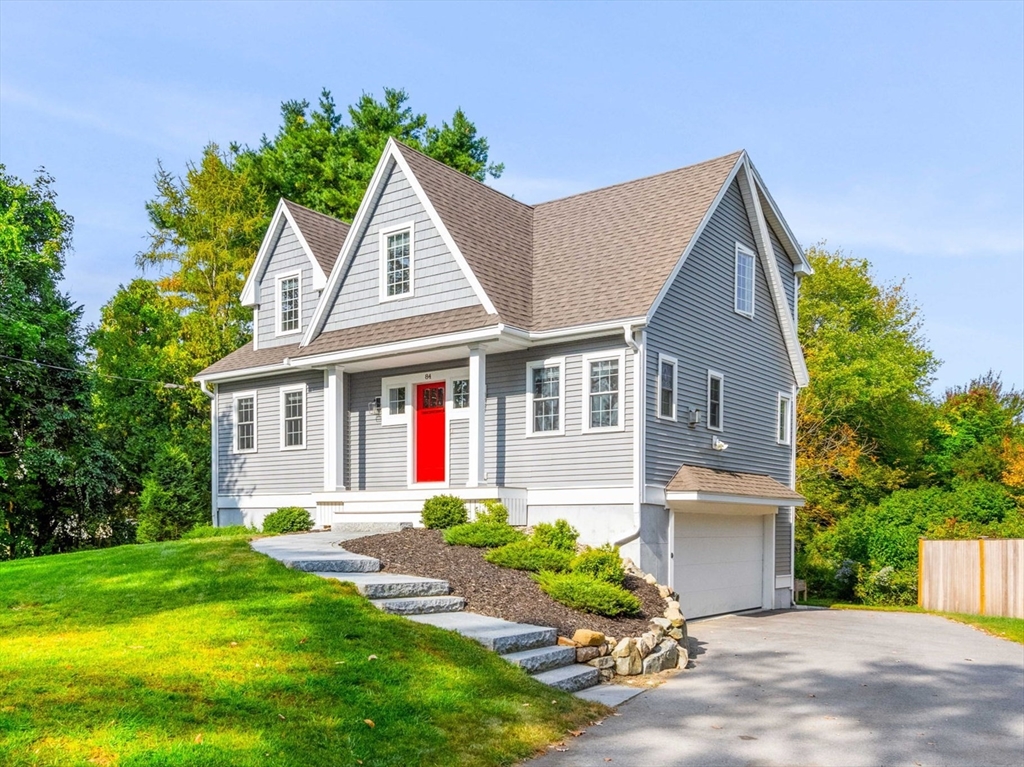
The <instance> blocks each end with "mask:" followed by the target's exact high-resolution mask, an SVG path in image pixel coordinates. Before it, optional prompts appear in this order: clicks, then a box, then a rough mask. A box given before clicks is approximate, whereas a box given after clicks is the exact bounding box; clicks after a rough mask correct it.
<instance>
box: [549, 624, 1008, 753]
mask: <svg viewBox="0 0 1024 767" xmlns="http://www.w3.org/2000/svg"><path fill="white" fill-rule="evenodd" d="M690 637H691V646H692V642H693V641H694V640H696V643H697V648H698V655H697V657H696V659H695V660H696V667H695V668H694V669H691V670H689V671H687V672H686V673H685V674H680V675H677V676H675V677H673V678H671V679H669V680H668V681H667V682H666V683H665V684H664V685H662V686H661V687H658V688H656V689H654V690H650V691H648V692H647V693H646V694H644V695H642V696H641V697H639V698H637V699H636V700H634V701H631V702H629V703H627V704H625V705H624V706H622V708H620V709H619V715H618V716H614V717H609V718H608V719H606V720H605V721H604V723H603V724H602V725H601V726H599V727H591V728H589V729H588V730H587V731H586V733H585V734H584V735H582V736H581V737H579V738H570V739H568V741H567V742H566V744H565V747H566V748H567V749H568V750H567V751H565V752H557V751H554V750H552V751H550V752H549V753H548V754H546V755H545V756H542V757H540V758H539V759H536V760H534V761H531V762H529V764H530V766H531V767H555V766H556V765H557V766H558V767H570V766H571V767H579V766H581V765H602V767H603V766H604V765H608V764H611V765H629V766H630V767H633V766H634V765H635V766H637V767H639V766H640V765H644V766H645V767H647V766H649V767H658V766H660V765H757V766H759V767H768V766H770V765H787V766H788V765H822V766H823V767H828V766H830V765H835V766H836V767H856V766H857V765H911V766H913V765H922V766H924V767H927V766H929V765H970V766H971V767H974V766H976V765H986V766H988V765H1014V767H1020V765H1022V764H1024V647H1022V646H1021V645H1018V644H1014V643H1012V642H1008V641H1006V640H1002V639H996V638H995V637H991V636H988V635H986V634H983V633H981V632H979V631H976V630H975V629H972V628H970V627H969V626H964V625H961V624H957V623H952V622H950V621H947V620H945V619H943V618H939V617H935V616H929V615H915V614H909V613H881V612H863V611H838V610H837V611H832V610H813V611H812V610H801V611H787V612H775V613H760V614H757V615H751V616H730V617H726V618H720V619H716V620H708V621H695V622H691V623H690Z"/></svg>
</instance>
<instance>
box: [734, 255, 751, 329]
mask: <svg viewBox="0 0 1024 767" xmlns="http://www.w3.org/2000/svg"><path fill="white" fill-rule="evenodd" d="M735 306H736V311H737V312H739V313H740V314H745V315H746V316H748V317H753V316H754V252H753V251H752V250H749V249H748V248H745V247H743V246H742V245H740V244H739V243H736V304H735Z"/></svg>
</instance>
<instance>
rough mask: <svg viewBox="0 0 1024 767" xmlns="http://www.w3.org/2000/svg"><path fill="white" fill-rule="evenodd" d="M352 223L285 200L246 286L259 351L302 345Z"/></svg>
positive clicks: (245, 296) (244, 299) (245, 298)
mask: <svg viewBox="0 0 1024 767" xmlns="http://www.w3.org/2000/svg"><path fill="white" fill-rule="evenodd" d="M347 234H348V224H345V223H343V222H341V221H338V220H337V219H334V218H331V217H330V216H325V215H323V214H321V213H317V212H316V211H313V210H310V209H309V208H304V207H302V206H301V205H296V204H295V203H293V202H290V201H288V200H285V199H282V200H281V201H280V202H279V203H278V205H277V209H276V210H275V211H274V215H273V217H272V219H271V221H270V226H269V228H268V229H267V234H266V236H265V237H264V238H263V243H262V245H261V246H260V250H259V253H258V254H257V255H256V261H255V262H254V263H253V266H252V269H251V270H250V272H249V277H248V279H247V280H246V282H245V286H244V287H243V288H242V305H243V306H251V307H252V310H253V345H254V347H255V348H256V349H264V348H270V347H272V346H284V345H286V344H298V343H299V341H300V340H301V339H302V335H303V333H304V332H305V331H306V329H307V328H308V327H309V324H310V321H311V320H312V317H313V312H314V310H315V308H316V305H317V301H318V300H319V298H320V293H321V291H323V289H324V287H325V286H326V284H327V276H328V275H329V274H330V271H331V268H332V267H333V266H334V262H335V261H336V260H337V257H338V253H339V252H340V251H341V246H342V243H344V241H345V236H346V235H347Z"/></svg>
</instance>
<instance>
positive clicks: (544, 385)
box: [526, 358, 565, 434]
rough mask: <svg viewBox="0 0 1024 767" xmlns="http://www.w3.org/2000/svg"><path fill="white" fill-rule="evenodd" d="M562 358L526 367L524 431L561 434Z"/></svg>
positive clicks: (532, 363)
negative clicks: (525, 426)
mask: <svg viewBox="0 0 1024 767" xmlns="http://www.w3.org/2000/svg"><path fill="white" fill-rule="evenodd" d="M564 371H565V361H564V360H563V359H561V358H559V359H550V360H544V361H543V362H530V363H528V364H527V366H526V400H527V402H526V417H527V421H528V426H527V434H564V433H565V419H564V413H563V411H564V408H563V406H562V404H563V402H564V401H565V390H564V383H565V382H564V378H565V376H564Z"/></svg>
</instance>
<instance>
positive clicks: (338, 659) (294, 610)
mask: <svg viewBox="0 0 1024 767" xmlns="http://www.w3.org/2000/svg"><path fill="white" fill-rule="evenodd" d="M0 583H2V584H3V589H2V590H0V762H2V763H4V764H15V765H16V764H61V765H65V764H86V763H106V764H123V765H156V764H160V765H193V764H196V765H198V764H202V765H219V764H224V765H257V764H259V765H263V764H281V765H286V764H287V765H290V764H296V765H299V764H303V765H308V764H340V765H356V764H360V763H362V764H365V765H411V764H422V765H435V764H437V765H440V764H445V765H460V764H466V765H492V764H508V763H511V762H512V761H514V760H515V759H517V758H521V757H523V756H526V755H528V754H530V753H532V752H533V751H534V750H536V749H537V748H540V747H543V745H544V744H546V743H548V742H550V741H552V740H555V739H558V738H560V737H561V736H562V734H563V733H564V732H565V730H566V729H569V728H571V727H577V726H579V725H580V724H583V723H585V722H586V721H588V720H590V719H592V718H594V717H595V716H597V715H599V714H600V710H599V709H598V707H595V706H594V705H593V704H588V703H586V702H584V701H580V700H578V699H576V698H573V697H572V696H568V695H565V694H563V693H558V692H556V691H553V690H551V689H550V688H547V687H544V686H543V685H541V684H539V683H537V682H535V681H533V680H531V679H530V678H528V677H527V676H526V675H525V674H523V673H522V672H521V671H520V670H519V669H517V668H514V667H512V666H511V665H510V664H507V663H506V662H504V661H502V660H501V659H500V658H498V657H497V656H495V655H493V654H491V653H489V652H487V651H485V650H484V649H483V648H481V647H479V646H477V645H476V644H475V643H473V642H471V641H468V640H465V639H463V638H461V637H458V636H456V635H454V634H450V633H448V632H444V631H440V630H437V629H434V628H432V627H429V626H421V625H418V624H413V623H411V622H408V621H405V620H403V619H401V618H397V617H394V616H389V615H386V614H384V613H382V612H380V611H378V610H377V609H376V608H374V607H372V606H371V605H369V603H368V602H367V601H366V600H364V599H363V598H362V597H360V596H358V595H356V594H355V592H354V591H353V590H351V589H350V588H349V587H347V586H343V585H340V584H337V583H335V582H328V581H325V580H323V579H320V578H317V577H315V576H311V575H307V574H303V573H297V572H293V571H290V570H287V569H286V568H284V567H282V566H281V565H279V564H278V563H276V562H273V561H272V560H270V559H268V558H266V557H263V556H261V555H258V554H255V553H253V552H252V551H251V550H250V548H249V546H248V543H247V541H246V540H245V539H212V540H200V541H182V542H176V543H167V544H152V545H147V546H126V547H121V548H117V549H110V550H106V551H94V552H82V553H78V554H69V555H61V556H55V557H41V558H38V559H32V560H23V561H17V562H9V563H3V564H0ZM370 656H376V658H371V657H370ZM527 704H528V705H527ZM367 720H368V721H367Z"/></svg>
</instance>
